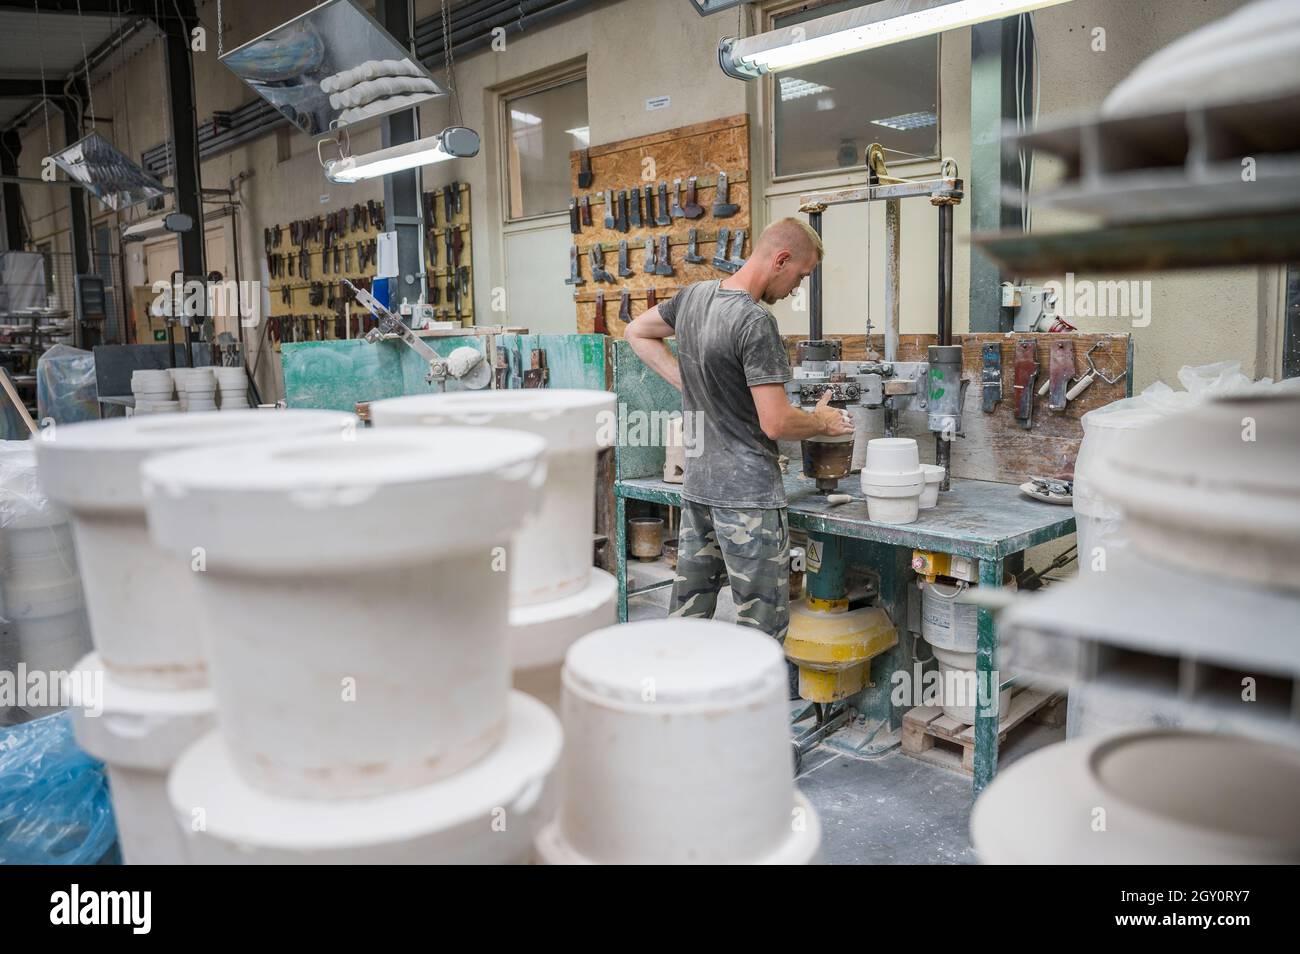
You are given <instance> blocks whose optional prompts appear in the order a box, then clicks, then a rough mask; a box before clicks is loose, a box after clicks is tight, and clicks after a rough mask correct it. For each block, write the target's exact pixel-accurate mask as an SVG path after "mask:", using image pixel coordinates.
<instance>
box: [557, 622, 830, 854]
mask: <svg viewBox="0 0 1300 954" xmlns="http://www.w3.org/2000/svg"><path fill="white" fill-rule="evenodd" d="M786 693H787V677H786V665H785V657H784V655H783V654H782V652H781V647H780V645H779V644H778V643H777V642H776V641H775V640H774V639H772V638H770V637H768V636H765V635H763V634H762V633H759V632H757V631H756V630H753V629H746V628H743V627H739V626H734V625H732V624H730V623H721V622H713V621H708V620H691V619H667V620H652V621H645V622H639V623H630V624H626V625H623V626H613V627H609V628H607V629H602V630H599V631H597V632H594V633H591V634H589V635H587V636H585V637H583V638H582V639H580V640H578V642H576V643H575V644H574V645H573V646H572V648H570V650H569V654H568V658H567V659H566V660H565V665H564V697H563V704H562V719H563V723H564V735H565V754H564V759H563V763H562V770H561V786H560V789H561V803H560V811H559V814H558V816H557V818H556V820H555V822H554V823H552V824H551V825H549V826H548V827H547V828H546V829H545V830H544V831H543V833H542V835H541V836H540V837H539V839H538V853H539V858H540V860H543V861H546V862H548V863H583V862H590V863H597V864H600V863H608V864H619V863H631V864H680V863H698V864H722V863H746V862H750V863H768V862H781V863H808V862H810V861H812V860H814V859H815V858H816V856H817V853H818V848H819V845H820V838H821V832H820V827H819V824H818V821H817V817H816V813H815V812H814V811H813V810H812V808H811V807H810V806H808V805H807V803H805V802H803V800H802V799H801V798H800V797H799V796H798V794H797V793H796V791H795V787H794V772H793V762H792V759H791V755H790V726H789V712H788V707H787V704H786Z"/></svg>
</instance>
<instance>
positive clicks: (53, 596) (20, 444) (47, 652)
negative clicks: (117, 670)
mask: <svg viewBox="0 0 1300 954" xmlns="http://www.w3.org/2000/svg"><path fill="white" fill-rule="evenodd" d="M38 442H39V439H33V440H27V441H0V561H2V566H3V572H2V573H0V671H2V672H8V673H14V674H17V672H18V666H19V664H22V665H24V666H25V667H26V670H27V671H28V672H33V671H36V672H40V673H58V672H66V671H67V670H69V669H70V668H72V666H73V664H74V663H76V661H77V660H78V659H80V658H81V657H82V656H83V655H85V654H86V652H87V651H88V650H89V649H90V625H89V623H88V622H87V620H86V609H85V600H84V598H83V597H82V592H81V578H80V576H79V574H78V573H77V554H76V551H75V549H74V547H73V544H72V529H71V528H70V527H69V526H68V515H67V513H66V512H65V511H64V510H63V508H62V507H60V506H58V505H57V504H56V503H54V502H53V501H52V500H50V499H49V498H48V497H46V496H45V494H44V493H42V492H41V489H40V486H39V484H38V482H37V476H36V445H37V443H38ZM47 684H48V683H47ZM28 701H29V704H28V705H27V706H23V707H17V706H15V707H6V708H4V709H2V710H0V725H5V724H10V723H17V722H24V721H26V720H27V719H34V718H39V717H41V716H45V715H51V714H53V713H54V712H57V711H58V709H59V707H60V701H59V700H57V699H53V698H47V699H46V700H45V701H46V702H47V703H48V704H47V705H37V704H35V702H34V701H30V700H28Z"/></svg>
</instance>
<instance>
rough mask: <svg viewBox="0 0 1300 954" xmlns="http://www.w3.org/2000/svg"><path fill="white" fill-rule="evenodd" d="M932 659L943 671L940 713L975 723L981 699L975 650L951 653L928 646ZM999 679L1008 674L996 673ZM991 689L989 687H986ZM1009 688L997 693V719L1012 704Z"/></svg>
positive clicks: (961, 720) (1001, 679)
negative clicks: (932, 654) (932, 655)
mask: <svg viewBox="0 0 1300 954" xmlns="http://www.w3.org/2000/svg"><path fill="white" fill-rule="evenodd" d="M930 648H931V650H932V651H933V652H934V658H935V660H936V661H937V662H938V663H939V672H940V673H942V674H943V679H944V681H943V706H942V708H943V714H944V715H946V716H948V717H949V718H951V719H956V720H957V721H958V722H964V723H966V724H967V725H974V724H975V712H976V709H978V702H979V701H980V700H981V698H982V695H983V693H982V692H981V689H980V686H979V683H978V678H979V677H978V675H977V674H976V672H975V652H974V651H971V652H954V651H953V650H951V649H942V648H940V647H938V646H934V645H931V647H930ZM997 677H998V680H999V682H1006V681H1007V679H1009V678H1010V676H1009V675H1008V674H1007V673H1005V672H999V673H997ZM988 691H989V692H990V693H991V692H992V687H990V688H989V690H988ZM1011 694H1012V688H1011V687H1010V686H1008V687H1007V688H1005V689H1003V690H1001V691H1000V692H999V693H998V711H997V716H998V718H1002V717H1003V716H1005V715H1006V713H1007V707H1008V706H1009V705H1011Z"/></svg>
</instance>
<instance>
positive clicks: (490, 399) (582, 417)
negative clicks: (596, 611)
mask: <svg viewBox="0 0 1300 954" xmlns="http://www.w3.org/2000/svg"><path fill="white" fill-rule="evenodd" d="M370 420H371V423H372V424H373V425H374V426H375V427H376V428H384V427H392V426H395V425H405V424H418V425H422V426H423V425H447V424H452V425H462V426H477V427H508V428H516V429H518V430H523V431H528V432H530V433H533V434H537V435H538V436H540V437H542V438H543V439H545V441H546V467H547V478H546V492H545V495H544V497H543V499H542V507H541V510H540V511H539V512H538V514H537V516H536V517H535V518H533V519H530V520H529V521H527V522H525V523H524V525H523V526H522V527H521V528H520V531H519V535H518V537H517V538H516V540H515V544H514V547H513V550H512V561H511V562H512V564H513V567H512V573H513V575H514V576H513V579H512V581H511V594H510V595H511V600H510V601H511V605H512V606H529V605H532V604H535V603H545V602H548V601H550V600H556V599H560V598H562V597H565V596H570V595H572V594H574V593H577V592H579V591H581V590H582V588H583V587H585V586H586V585H587V581H588V579H589V577H590V574H589V571H590V569H591V561H592V544H591V539H592V530H593V526H594V522H595V508H594V504H593V500H594V498H595V491H596V460H595V455H596V452H597V451H598V450H600V449H601V448H602V447H609V446H611V444H612V443H613V441H614V439H615V437H616V436H617V424H618V422H617V417H616V398H615V396H614V395H613V394H612V393H610V392H608V391H583V390H576V389H569V390H566V389H556V390H549V389H537V390H532V389H529V390H511V391H472V392H468V391H459V392H453V393H449V394H420V395H414V396H411V397H401V398H392V399H390V400H386V401H375V402H374V403H373V404H371V405H370Z"/></svg>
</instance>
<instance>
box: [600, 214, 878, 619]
mask: <svg viewBox="0 0 1300 954" xmlns="http://www.w3.org/2000/svg"><path fill="white" fill-rule="evenodd" d="M821 256H822V246H821V239H820V238H818V236H817V233H816V232H814V231H813V230H812V229H811V228H809V227H808V226H807V225H806V224H804V223H803V222H801V221H800V220H799V219H794V218H788V219H781V220H780V221H778V222H774V223H772V224H771V225H769V226H768V227H767V228H766V229H764V230H763V234H762V235H760V236H759V238H758V240H757V241H756V242H755V243H754V249H753V252H752V253H751V254H750V256H749V259H748V260H747V261H746V262H745V264H744V266H743V267H742V268H741V269H740V270H739V271H738V272H736V273H735V274H734V275H732V276H730V277H728V278H726V279H723V280H722V281H720V282H719V281H704V282H697V283H696V284H694V285H689V286H687V287H686V288H683V289H682V290H681V291H680V292H678V293H677V294H676V296H674V297H673V298H672V299H670V300H668V301H666V302H664V303H663V304H661V305H658V306H657V307H655V308H651V309H650V310H648V311H646V312H645V313H644V314H642V315H640V316H639V317H637V319H636V320H635V321H633V322H632V323H631V324H629V325H628V326H627V330H626V332H624V337H625V338H626V339H627V342H628V344H629V345H631V347H632V350H633V351H635V352H636V354H637V355H638V357H640V358H641V360H642V361H644V362H645V363H646V365H648V366H649V367H650V369H651V370H653V371H655V372H656V373H657V374H659V375H660V376H661V377H662V378H664V379H665V380H666V381H668V382H669V383H670V384H672V385H673V386H674V387H676V388H678V389H679V390H680V391H681V392H682V410H683V412H684V413H685V415H686V422H685V424H686V433H687V435H688V440H690V441H691V448H692V452H693V454H694V456H687V458H686V474H685V477H684V480H683V484H682V521H681V529H680V531H679V533H678V541H677V547H678V548H677V577H676V579H675V581H674V583H673V596H672V602H671V612H672V615H674V616H702V617H705V618H711V617H712V616H713V611H714V608H715V606H716V602H717V595H718V589H719V588H720V587H721V585H722V583H723V580H724V574H725V576H726V577H730V580H731V590H732V597H733V599H734V601H735V604H736V621H737V622H738V623H740V624H741V625H745V626H753V627H755V628H757V629H761V630H762V631H763V632H765V633H769V634H770V635H772V636H775V637H776V638H777V639H784V638H785V632H786V628H787V627H788V625H789V621H790V608H789V570H790V564H789V547H790V531H789V523H788V521H787V518H786V511H785V504H786V500H785V488H784V487H783V485H782V483H781V471H780V468H779V467H778V466H777V446H776V442H777V440H801V439H803V438H805V437H812V436H814V435H817V434H826V435H832V436H834V435H840V434H849V433H852V430H853V427H852V422H851V420H850V419H849V418H848V415H846V414H844V413H843V412H842V411H839V410H837V409H835V408H833V407H830V406H829V405H828V404H827V403H826V401H825V400H823V402H822V403H821V404H820V405H818V407H817V408H816V410H814V411H813V412H811V413H810V412H807V411H802V410H799V409H798V408H796V407H794V406H793V405H791V404H790V403H789V401H788V400H787V398H786V394H785V388H784V384H785V382H786V381H789V380H790V377H791V373H790V361H789V359H788V358H787V356H786V351H785V343H784V342H783V341H782V340H781V335H780V332H779V331H778V330H777V325H776V319H775V318H774V317H773V316H772V314H771V312H769V311H768V310H767V309H766V308H764V307H762V305H760V304H759V302H764V303H766V304H769V305H770V304H773V303H775V302H778V301H780V300H781V299H783V298H785V297H787V296H789V295H790V294H791V293H792V292H793V291H794V290H795V288H797V287H798V286H799V283H800V282H802V281H803V279H804V278H805V277H807V276H808V275H809V274H811V273H812V270H813V268H815V267H816V265H817V263H818V262H820V261H821ZM674 335H675V336H676V338H677V358H676V359H674V358H673V355H672V352H671V351H670V350H669V349H668V346H667V344H666V343H665V342H664V339H665V338H670V337H673V336H674ZM827 399H829V393H828V394H827Z"/></svg>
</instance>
